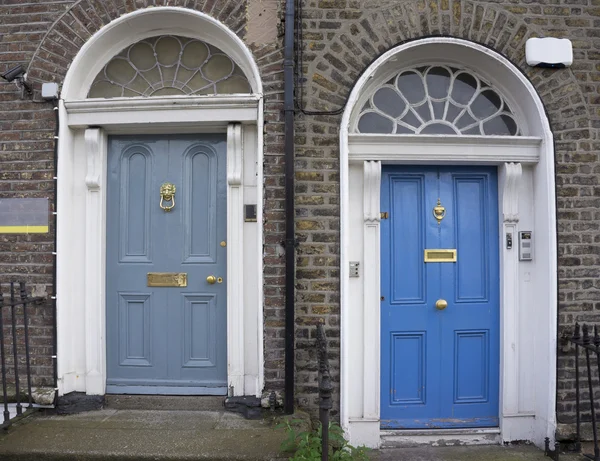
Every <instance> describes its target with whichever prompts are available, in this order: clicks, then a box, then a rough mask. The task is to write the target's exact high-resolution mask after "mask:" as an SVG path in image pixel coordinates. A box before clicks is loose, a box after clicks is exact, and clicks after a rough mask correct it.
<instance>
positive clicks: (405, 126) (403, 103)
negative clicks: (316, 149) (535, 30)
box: [356, 65, 522, 136]
mask: <svg viewBox="0 0 600 461" xmlns="http://www.w3.org/2000/svg"><path fill="white" fill-rule="evenodd" d="M356 131H357V132H358V133H378V134H439V135H483V136H486V135H487V136H490V135H498V136H520V135H521V134H522V133H521V130H520V129H519V124H518V123H517V120H516V117H515V115H514V113H513V111H512V110H511V109H510V107H509V106H508V104H507V102H506V101H505V99H504V98H503V97H502V96H501V95H500V93H499V92H498V91H496V90H495V89H494V88H492V87H491V86H490V85H489V84H487V83H486V82H485V81H483V80H482V79H481V78H479V77H478V76H477V75H475V74H473V73H471V72H468V71H466V70H464V69H456V68H453V67H449V66H445V65H430V66H423V67H417V68H411V69H405V70H402V71H401V72H399V73H398V74H397V75H396V76H395V77H393V78H391V79H390V80H388V81H387V82H386V83H385V84H383V85H381V86H380V87H378V88H376V89H375V90H374V91H373V92H372V94H371V95H370V97H369V99H368V101H367V102H366V103H365V105H364V106H363V108H362V110H361V112H360V114H359V116H358V122H357V124H356Z"/></svg>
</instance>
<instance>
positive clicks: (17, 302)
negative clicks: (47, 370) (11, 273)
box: [0, 282, 45, 429]
mask: <svg viewBox="0 0 600 461" xmlns="http://www.w3.org/2000/svg"><path fill="white" fill-rule="evenodd" d="M16 288H17V287H15V282H11V283H10V292H9V296H10V297H9V298H8V300H9V302H8V303H6V302H5V300H4V297H3V296H2V295H0V377H1V379H2V399H3V401H2V403H3V407H4V411H3V416H4V417H3V421H2V423H1V424H0V428H3V429H5V428H7V427H8V426H10V424H11V422H12V418H11V412H10V411H9V403H10V402H9V400H10V398H9V392H8V387H9V383H10V384H13V383H14V386H15V394H14V400H15V402H12V403H15V413H16V416H21V415H23V414H24V412H23V405H26V407H25V412H27V411H29V410H31V409H33V395H32V392H31V354H30V350H29V349H30V348H29V315H28V314H29V313H28V309H29V308H30V307H31V305H32V304H34V303H37V302H39V301H41V300H44V299H45V298H41V297H38V298H31V297H28V296H27V290H26V289H25V283H24V282H20V283H19V286H18V289H19V299H17V294H16ZM7 317H8V320H7ZM23 353H24V357H23ZM23 358H24V362H25V375H26V376H25V378H26V381H27V389H26V390H25V392H23V390H22V389H21V380H22V379H23V378H24V377H23V376H22V375H21V372H22V371H23V370H22V368H23V367H21V366H20V364H21V363H22V362H23ZM23 394H25V396H23ZM22 400H23V403H21V401H22Z"/></svg>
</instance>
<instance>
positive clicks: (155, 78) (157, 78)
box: [141, 66, 162, 85]
mask: <svg viewBox="0 0 600 461" xmlns="http://www.w3.org/2000/svg"><path fill="white" fill-rule="evenodd" d="M159 67H160V66H156V67H154V68H153V69H150V70H147V71H145V72H141V74H142V75H143V76H144V78H145V79H146V80H148V82H150V84H152V85H154V84H156V83H161V84H162V73H161V72H160V69H159Z"/></svg>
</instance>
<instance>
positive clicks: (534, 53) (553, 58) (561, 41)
mask: <svg viewBox="0 0 600 461" xmlns="http://www.w3.org/2000/svg"><path fill="white" fill-rule="evenodd" d="M525 57H526V59H527V64H529V65H530V66H538V67H553V68H562V67H569V66H570V65H571V64H573V45H572V44H571V40H569V39H567V38H554V37H545V38H530V39H529V40H527V43H526V44H525Z"/></svg>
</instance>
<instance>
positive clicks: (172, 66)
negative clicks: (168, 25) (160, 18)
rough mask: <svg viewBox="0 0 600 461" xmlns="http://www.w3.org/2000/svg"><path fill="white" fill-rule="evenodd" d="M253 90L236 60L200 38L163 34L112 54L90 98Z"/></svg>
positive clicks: (97, 78) (96, 81)
mask: <svg viewBox="0 0 600 461" xmlns="http://www.w3.org/2000/svg"><path fill="white" fill-rule="evenodd" d="M233 93H251V89H250V84H249V83H248V79H247V78H246V76H245V75H244V73H243V72H242V70H241V69H240V68H239V67H238V65H237V64H236V63H235V62H233V60H232V59H231V58H230V57H229V56H227V55H226V54H225V53H223V52H222V51H221V50H219V49H218V48H216V47H215V46H213V45H209V44H208V43H205V42H203V41H200V40H195V39H190V38H185V37H179V36H172V35H163V36H158V37H152V38H148V39H145V40H141V41H139V42H137V43H134V44H133V45H131V46H129V47H127V48H125V49H124V50H123V51H121V52H120V53H119V54H118V55H116V56H115V57H114V58H112V59H111V60H110V61H109V62H108V63H107V64H106V66H104V68H103V69H102V70H101V71H100V73H99V74H98V75H97V76H96V79H95V80H94V82H93V83H92V86H91V88H90V91H89V93H88V98H115V97H139V96H175V95H210V94H233Z"/></svg>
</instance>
